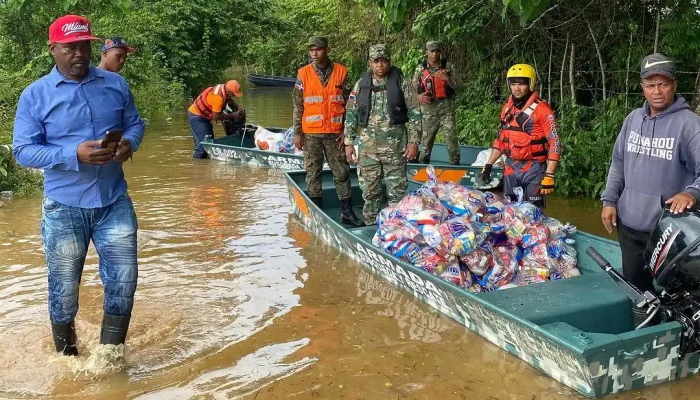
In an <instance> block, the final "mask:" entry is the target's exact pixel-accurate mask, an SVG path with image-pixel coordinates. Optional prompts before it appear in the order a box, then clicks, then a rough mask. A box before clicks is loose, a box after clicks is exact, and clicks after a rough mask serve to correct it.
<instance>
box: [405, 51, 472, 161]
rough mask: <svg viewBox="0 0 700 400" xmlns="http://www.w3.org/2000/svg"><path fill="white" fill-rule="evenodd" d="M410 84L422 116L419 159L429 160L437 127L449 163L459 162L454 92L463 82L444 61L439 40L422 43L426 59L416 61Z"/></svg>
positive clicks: (445, 59)
mask: <svg viewBox="0 0 700 400" xmlns="http://www.w3.org/2000/svg"><path fill="white" fill-rule="evenodd" d="M413 84H414V85H415V88H416V90H417V92H418V102H419V103H420V109H421V115H422V117H423V124H422V126H423V138H422V142H423V148H422V149H421V151H420V156H419V157H418V162H420V163H423V164H428V163H430V153H431V152H432V150H433V143H435V137H436V136H437V133H438V130H440V128H442V131H443V133H444V134H445V144H447V153H448V155H449V159H450V164H453V165H459V161H460V160H459V143H458V142H457V130H456V129H455V102H454V98H455V94H456V92H457V90H459V87H460V86H461V84H462V80H461V78H460V76H459V74H457V71H456V70H455V67H454V65H452V63H450V62H449V61H447V57H445V55H444V53H443V51H442V45H441V44H440V43H439V42H435V41H432V42H428V43H426V45H425V61H423V62H422V63H420V64H418V67H417V68H416V72H415V75H414V77H413Z"/></svg>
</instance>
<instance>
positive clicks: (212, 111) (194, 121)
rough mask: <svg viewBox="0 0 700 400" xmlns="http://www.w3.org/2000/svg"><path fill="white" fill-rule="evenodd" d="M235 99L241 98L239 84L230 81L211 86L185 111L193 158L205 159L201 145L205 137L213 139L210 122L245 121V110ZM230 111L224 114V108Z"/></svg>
mask: <svg viewBox="0 0 700 400" xmlns="http://www.w3.org/2000/svg"><path fill="white" fill-rule="evenodd" d="M234 96H235V97H242V96H243V91H241V84H240V83H238V81H235V80H230V81H228V82H226V83H222V84H220V85H216V86H211V87H208V88H206V89H204V91H203V92H202V93H201V94H200V95H199V96H197V99H195V101H194V103H192V105H191V106H190V108H189V109H188V110H187V115H188V118H189V121H190V130H191V131H192V139H193V140H194V155H193V158H206V157H207V152H206V151H205V150H204V147H202V145H201V143H202V140H204V138H205V137H207V136H211V137H212V138H213V137H214V127H213V126H212V123H211V121H212V120H214V121H236V120H241V119H245V109H243V107H242V106H241V105H239V104H237V103H236V102H235V101H234ZM227 107H229V108H230V109H231V110H236V111H232V112H230V113H225V112H224V110H225V108H227Z"/></svg>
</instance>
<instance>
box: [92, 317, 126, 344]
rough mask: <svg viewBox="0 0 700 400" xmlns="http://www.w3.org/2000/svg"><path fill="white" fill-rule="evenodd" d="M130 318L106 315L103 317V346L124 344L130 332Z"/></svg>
mask: <svg viewBox="0 0 700 400" xmlns="http://www.w3.org/2000/svg"><path fill="white" fill-rule="evenodd" d="M130 319H131V317H130V316H120V315H112V314H107V313H105V315H104V317H102V330H101V331H100V343H101V344H113V345H115V346H117V345H120V344H124V341H126V331H128V330H129V320H130Z"/></svg>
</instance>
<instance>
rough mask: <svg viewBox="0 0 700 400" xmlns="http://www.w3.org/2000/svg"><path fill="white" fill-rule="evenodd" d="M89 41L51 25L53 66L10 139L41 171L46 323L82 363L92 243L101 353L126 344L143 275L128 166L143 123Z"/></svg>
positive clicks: (24, 161) (27, 96) (70, 23)
mask: <svg viewBox="0 0 700 400" xmlns="http://www.w3.org/2000/svg"><path fill="white" fill-rule="evenodd" d="M92 40H98V39H97V38H95V37H93V36H92V35H91V31H90V24H89V22H88V20H87V19H86V18H84V17H81V16H77V15H66V16H63V17H60V18H58V19H56V21H54V23H53V24H51V27H50V28H49V42H50V45H49V48H50V51H51V55H52V56H53V57H54V60H55V62H56V66H55V67H54V68H53V69H52V70H51V72H50V73H49V74H48V75H46V76H44V77H42V78H41V79H39V80H37V81H35V82H33V83H32V84H31V85H29V86H28V87H27V88H26V89H25V90H24V92H23V93H22V95H21V97H20V99H19V104H18V106H17V114H16V117H15V126H14V137H13V152H14V156H15V159H16V160H17V162H18V163H19V164H20V165H22V166H26V167H32V168H39V169H43V170H44V200H43V203H42V208H43V210H42V211H43V213H42V220H41V232H42V239H43V244H44V252H45V255H46V263H47V267H48V281H49V316H50V318H51V328H52V332H53V338H54V343H55V345H56V351H59V352H62V353H63V354H65V355H77V354H78V351H77V347H76V334H75V323H74V320H75V316H76V315H77V313H78V291H79V286H80V277H81V274H82V271H83V266H84V263H85V256H86V254H87V250H88V245H89V243H90V240H92V242H93V244H94V245H95V249H96V250H97V253H98V255H99V260H100V262H99V272H100V278H101V279H102V282H103V284H104V305H103V308H104V317H103V320H102V331H101V334H100V342H101V343H102V344H111V345H118V344H123V343H124V341H125V339H126V333H127V329H128V327H129V320H130V318H131V310H132V307H133V299H134V292H135V291H136V280H137V275H138V267H137V263H136V232H137V228H138V226H137V221H136V214H135V212H134V207H133V204H132V202H131V199H130V197H129V196H128V194H127V185H126V180H125V179H124V172H123V171H122V163H123V162H124V161H126V160H127V159H129V158H130V157H131V156H132V155H133V153H134V152H135V151H136V150H137V149H138V148H139V145H140V144H141V140H142V139H143V131H144V124H143V122H142V121H141V118H140V116H139V113H138V111H137V110H136V107H135V105H134V99H133V96H132V94H131V90H130V89H129V86H128V84H127V83H126V81H124V79H123V78H122V77H121V76H119V75H118V74H115V73H112V72H108V71H104V70H100V69H97V68H94V67H92V66H90V56H91V48H90V41H92ZM118 129H122V130H123V136H122V139H121V140H120V141H119V142H118V144H117V146H116V149H114V150H112V149H110V148H103V146H102V144H103V138H104V136H105V133H106V132H107V131H109V130H112V131H114V130H118Z"/></svg>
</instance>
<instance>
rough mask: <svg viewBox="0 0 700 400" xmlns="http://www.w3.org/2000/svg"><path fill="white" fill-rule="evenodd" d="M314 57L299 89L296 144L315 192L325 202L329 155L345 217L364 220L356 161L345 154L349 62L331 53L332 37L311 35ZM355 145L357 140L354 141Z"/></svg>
mask: <svg viewBox="0 0 700 400" xmlns="http://www.w3.org/2000/svg"><path fill="white" fill-rule="evenodd" d="M308 46H309V57H310V58H311V59H312V61H313V62H312V63H311V64H309V65H306V66H304V67H302V68H301V69H299V72H298V74H297V81H296V85H295V87H294V91H293V96H292V97H293V99H294V114H293V124H294V145H295V146H296V147H297V148H298V149H299V150H303V151H304V167H305V169H306V184H307V187H308V194H309V198H310V199H311V201H312V202H314V203H315V204H316V205H317V206H319V207H321V199H322V187H321V176H322V171H323V163H324V159H325V161H327V162H328V166H329V167H330V169H331V171H332V173H333V181H334V183H335V190H336V192H337V194H338V199H339V200H340V205H341V219H340V220H341V222H343V223H345V224H348V225H351V226H362V225H363V224H362V221H360V219H359V218H357V216H355V214H354V212H353V211H352V199H351V194H352V190H351V186H350V173H349V172H350V166H349V165H348V161H347V159H346V158H345V152H344V151H343V149H344V148H345V144H344V141H343V117H344V114H345V103H346V101H347V98H348V94H349V93H350V83H349V82H348V80H347V68H346V67H345V66H344V65H341V64H337V63H333V62H332V61H331V60H330V59H329V58H328V52H329V49H328V39H326V38H325V37H322V36H314V37H312V38H310V39H309V42H308ZM351 147H352V143H351Z"/></svg>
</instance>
